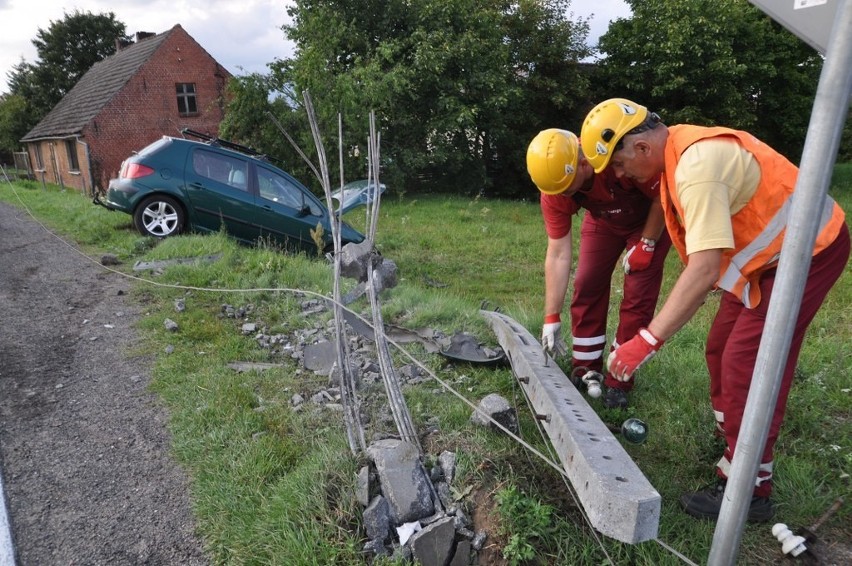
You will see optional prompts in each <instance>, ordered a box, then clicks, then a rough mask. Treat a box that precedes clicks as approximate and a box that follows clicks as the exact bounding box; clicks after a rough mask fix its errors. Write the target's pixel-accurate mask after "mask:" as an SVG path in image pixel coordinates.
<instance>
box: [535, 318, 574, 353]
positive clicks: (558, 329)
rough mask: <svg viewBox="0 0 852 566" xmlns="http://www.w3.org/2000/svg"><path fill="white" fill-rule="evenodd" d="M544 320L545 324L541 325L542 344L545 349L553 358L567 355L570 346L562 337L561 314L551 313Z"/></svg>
mask: <svg viewBox="0 0 852 566" xmlns="http://www.w3.org/2000/svg"><path fill="white" fill-rule="evenodd" d="M544 320H545V323H544V326H542V327H541V345H542V346H543V347H544V351H545V352H547V353H548V354H550V356H551V357H553V358H555V357H557V356H565V355H567V354H568V346H567V345H566V344H565V340H563V339H562V322H560V319H559V315H558V314H549V315H547V316H545V317H544ZM547 321H551V322H547Z"/></svg>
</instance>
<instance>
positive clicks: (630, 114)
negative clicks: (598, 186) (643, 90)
mask: <svg viewBox="0 0 852 566" xmlns="http://www.w3.org/2000/svg"><path fill="white" fill-rule="evenodd" d="M647 117H648V109H647V108H645V107H644V106H642V105H641V104H636V103H635V102H632V101H630V100H627V99H626V98H610V99H609V100H604V101H603V102H601V103H600V104H598V105H597V106H595V107H594V108H592V110H591V112H589V113H588V114H587V115H586V119H585V121H583V129H582V130H580V139H581V140H582V144H583V154H585V156H586V159H587V160H588V161H589V163H590V164H591V166H592V167H594V168H595V173H600V172H601V171H603V170H604V168H605V167H606V165H607V163H609V160H610V158H611V157H612V154H613V153H615V152H616V149H615V147H616V145H618V142H619V141H621V138H622V137H624V135H625V134H627V133H628V132H629V131H630V130H633V129H634V128H636V127H637V126H641V125H642V124H643V123H644V122H645V119H646V118H647Z"/></svg>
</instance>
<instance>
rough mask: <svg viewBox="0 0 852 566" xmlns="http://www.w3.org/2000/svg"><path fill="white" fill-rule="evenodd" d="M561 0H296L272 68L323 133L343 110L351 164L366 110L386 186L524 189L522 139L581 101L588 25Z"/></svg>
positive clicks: (356, 162) (575, 111)
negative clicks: (286, 44) (285, 47)
mask: <svg viewBox="0 0 852 566" xmlns="http://www.w3.org/2000/svg"><path fill="white" fill-rule="evenodd" d="M569 5H570V3H569V2H568V1H567V0H544V1H541V0H539V1H533V0H522V1H520V2H508V1H506V0H408V1H405V2H380V1H378V0H361V1H358V2H354V1H352V0H297V1H296V2H295V5H294V6H293V7H292V8H290V9H289V10H288V12H289V14H290V15H291V17H292V21H293V23H292V24H291V25H289V26H285V28H284V29H285V32H286V33H287V35H288V36H289V38H290V39H292V40H293V41H294V42H295V43H296V45H297V52H296V55H295V56H294V57H293V58H291V59H287V60H279V61H276V62H275V63H273V64H272V65H271V67H272V69H273V76H274V79H275V81H276V82H277V83H278V84H280V85H290V86H291V91H292V92H293V93H295V95H294V96H292V99H291V100H290V103H291V104H292V105H293V106H298V105H299V104H301V93H303V92H305V91H307V92H309V93H310V94H311V98H312V100H313V102H314V106H315V108H316V110H317V113H318V115H319V117H320V119H321V123H322V124H331V125H332V127H333V131H326V132H325V133H326V135H327V136H331V135H334V136H336V134H337V131H336V130H337V128H336V125H337V116H338V115H341V116H342V117H343V122H344V128H345V130H348V131H344V144H345V146H346V147H347V148H349V149H350V151H347V156H348V162H347V163H346V165H345V167H346V171H347V172H348V173H350V174H351V173H352V172H353V171H355V174H356V175H363V174H364V173H365V172H366V160H365V157H366V152H365V151H364V147H365V138H366V132H367V126H368V116H369V113H370V111H375V113H376V116H377V119H378V121H379V124H378V126H379V129H380V131H381V135H382V138H381V154H382V158H383V171H382V175H383V179H385V180H386V181H387V182H388V184H389V186H391V188H392V189H393V188H394V187H396V188H398V189H403V190H412V189H415V190H417V189H430V190H448V191H455V192H462V193H466V194H476V193H479V192H483V191H487V192H494V193H499V194H513V193H514V194H517V193H527V194H529V188H530V184H529V179H528V177H527V176H526V173H525V165H524V154H525V151H526V146H527V144H528V143H529V140H530V139H532V137H533V136H534V135H535V133H536V132H537V131H538V130H540V129H542V128H544V127H553V126H562V127H571V128H572V129H577V128H578V125H577V124H578V120H579V117H580V111H581V109H582V108H584V107H585V105H586V102H587V96H586V87H587V85H588V81H587V79H586V77H585V75H584V74H583V73H582V72H581V71H580V70H579V65H578V61H579V60H581V59H582V58H584V57H585V56H586V55H587V54H588V49H587V48H586V46H585V43H584V40H585V37H586V35H587V34H588V24H587V23H586V22H585V21H579V22H571V21H568V20H567V19H566V18H567V14H568V7H569ZM327 129H328V128H327ZM303 139H304V138H303ZM311 147H312V145H311ZM326 147H332V148H336V147H337V140H336V137H335V138H334V139H333V142H332V143H328V142H326ZM353 148H358V149H357V150H354V149H353Z"/></svg>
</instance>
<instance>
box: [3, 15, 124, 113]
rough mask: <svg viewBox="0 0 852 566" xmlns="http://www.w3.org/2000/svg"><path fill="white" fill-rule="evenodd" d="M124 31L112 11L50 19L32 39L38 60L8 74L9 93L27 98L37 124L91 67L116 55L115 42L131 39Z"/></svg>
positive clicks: (22, 64) (23, 62)
mask: <svg viewBox="0 0 852 566" xmlns="http://www.w3.org/2000/svg"><path fill="white" fill-rule="evenodd" d="M125 30H126V26H125V25H124V24H123V23H122V22H120V21H118V20H116V19H115V14H113V13H112V12H109V13H107V14H92V13H91V12H80V11H79V10H75V11H74V13H73V14H70V15H69V14H67V13H66V14H65V17H64V18H63V19H61V20H59V21H52V20H51V22H50V25H49V26H48V28H47V29H46V30H44V29H42V28H39V29H38V32H37V33H36V38H35V39H33V40H32V43H33V45H34V46H35V48H36V52H37V53H38V59H37V61H36V62H35V63H27V62H25V61H23V60H22V61H21V63H20V64H18V65H16V66H15V67H13V69H12V71H11V72H9V73H8V74H7V76H8V78H9V90H10V92H11V93H12V94H18V95H21V96H23V97H24V98H26V99H27V102H28V103H29V105H30V108H31V110H32V113H33V117H34V123H36V122H38V121H39V120H41V118H43V117H44V115H45V114H47V113H48V112H49V111H50V109H51V108H53V107H54V106H55V105H56V103H57V102H59V101H60V100H61V99H62V97H63V96H65V94H67V93H68V91H69V90H71V88H72V87H73V86H74V85H75V84H76V83H77V81H78V80H79V79H80V77H82V76H83V75H84V74H85V73H86V71H88V70H89V68H90V67H91V66H92V65H94V64H95V63H97V62H98V61H101V60H102V59H104V58H106V57H108V56H110V55H112V54H113V53H115V49H116V47H115V44H116V40H122V41H127V40H129V39H130V38H129V36H127V35H126V33H125Z"/></svg>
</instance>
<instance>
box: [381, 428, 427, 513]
mask: <svg viewBox="0 0 852 566" xmlns="http://www.w3.org/2000/svg"><path fill="white" fill-rule="evenodd" d="M367 456H368V457H370V458H371V459H372V460H373V462H374V463H375V465H376V471H377V472H378V474H379V483H380V484H381V486H382V494H383V495H384V496H385V498H386V499H387V500H388V503H389V504H390V507H391V513H392V515H393V518H394V522H395V523H396V524H402V523H408V522H411V521H417V520H418V519H422V518H424V517H428V516H429V515H431V514H433V513H434V512H435V506H434V504H433V502H432V492H431V490H430V489H429V478H428V476H427V475H426V470H425V469H424V468H423V464H422V463H421V462H420V453H419V451H418V450H417V447H416V446H414V445H413V444H411V443H409V442H405V441H402V440H397V439H394V438H386V439H384V440H379V441H377V442H374V443H372V444H371V445H370V446H368V447H367Z"/></svg>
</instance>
